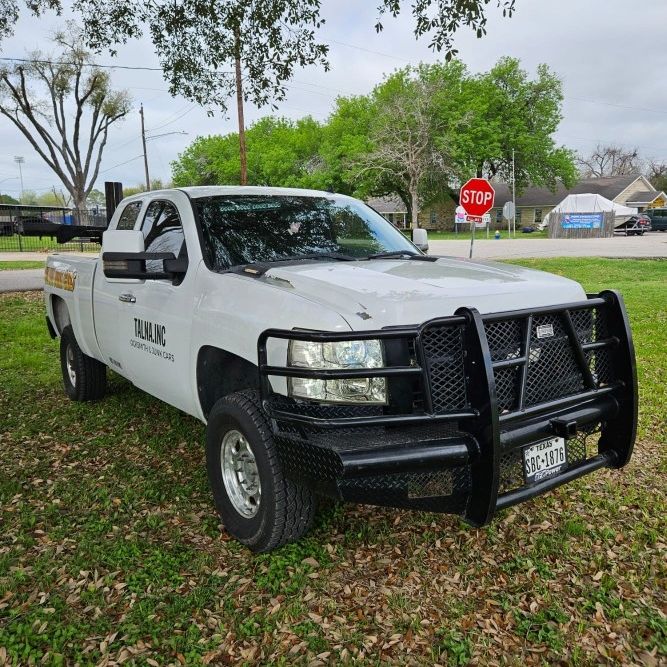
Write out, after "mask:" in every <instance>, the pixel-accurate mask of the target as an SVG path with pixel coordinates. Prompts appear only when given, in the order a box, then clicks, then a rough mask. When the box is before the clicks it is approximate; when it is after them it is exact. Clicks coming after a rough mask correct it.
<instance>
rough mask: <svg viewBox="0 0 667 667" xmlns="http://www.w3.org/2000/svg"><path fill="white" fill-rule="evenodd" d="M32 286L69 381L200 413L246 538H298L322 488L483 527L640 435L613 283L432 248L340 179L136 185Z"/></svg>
mask: <svg viewBox="0 0 667 667" xmlns="http://www.w3.org/2000/svg"><path fill="white" fill-rule="evenodd" d="M421 231H423V232H424V233H423V235H422V236H423V237H425V236H426V232H425V231H424V230H421ZM420 241H421V242H423V241H426V239H425V238H422V239H420ZM45 303H46V312H47V323H48V327H49V330H50V333H51V335H52V336H53V337H59V338H60V363H61V370H62V376H63V385H64V388H65V392H66V393H67V395H68V396H69V397H70V398H71V399H72V400H75V401H86V400H95V399H100V398H102V397H103V395H104V393H105V388H106V370H107V367H109V368H111V369H113V370H114V371H115V372H116V373H118V374H120V375H122V376H124V377H125V378H127V379H128V380H129V381H131V382H132V383H134V384H135V385H136V386H138V387H140V388H141V389H143V390H144V391H147V392H148V393H150V394H152V395H153V396H155V397H157V398H158V399H160V400H162V401H164V402H166V403H168V404H170V405H173V406H175V407H177V408H179V409H181V410H182V411H184V412H186V413H188V414H191V415H194V416H195V417H196V418H198V419H200V420H201V421H202V422H204V423H206V424H207V431H206V461H207V470H208V478H209V483H210V486H211V490H212V494H213V498H214V501H215V505H216V507H217V510H218V512H219V514H220V516H221V517H222V521H223V524H224V526H225V527H226V529H227V530H228V532H229V533H230V534H231V535H233V536H234V537H235V538H236V539H238V540H239V541H240V542H242V543H243V544H245V545H247V546H248V547H249V548H250V549H252V550H253V551H258V552H259V551H268V550H270V549H274V548H276V547H278V546H280V545H282V544H285V543H286V542H288V541H292V540H296V539H298V538H299V537H301V536H302V535H303V534H304V533H305V532H306V531H307V530H308V528H309V526H310V525H311V523H312V520H313V516H314V512H315V507H316V497H317V496H318V495H324V496H331V497H333V498H335V499H338V500H344V501H351V502H356V503H367V504H371V505H384V506H389V507H398V508H407V509H414V510H427V511H435V512H445V513H450V514H457V515H460V516H461V517H462V518H463V519H464V520H465V521H467V522H468V523H470V524H472V525H474V526H481V525H484V524H486V523H488V522H489V521H490V520H491V519H492V518H493V516H494V515H495V514H496V512H497V511H499V510H502V509H504V508H507V507H510V506H512V505H515V504H517V503H520V502H523V501H525V500H528V499H530V498H534V497H536V496H539V495H541V494H543V493H545V492H546V491H549V490H550V489H554V488H556V487H558V486H560V485H562V484H565V483H567V482H570V481H572V480H574V479H576V478H578V477H581V476H583V475H586V474H588V473H592V472H593V471H594V470H597V469H599V468H603V467H609V468H621V467H622V466H624V465H625V464H626V463H628V461H629V460H630V456H631V453H632V449H633V444H634V439H635V430H636V422H637V381H636V371H635V358H634V351H633V345H632V338H631V333H630V328H629V324H628V318H627V315H626V312H625V308H624V306H623V300H622V298H621V296H620V294H618V293H617V292H614V291H611V290H605V291H603V292H600V293H599V294H595V295H590V294H589V295H587V294H586V292H585V290H584V289H583V287H581V285H579V284H578V283H576V282H574V281H573V280H569V279H567V278H563V277H561V276H557V275H552V274H549V273H544V272H541V271H535V270H531V269H528V268H524V267H520V266H512V265H510V264H501V263H493V262H486V261H485V262H474V261H469V260H463V259H460V258H453V257H431V256H428V255H425V254H423V253H422V252H421V251H420V250H419V249H418V248H417V247H416V246H415V245H413V244H412V243H411V242H410V241H408V239H406V238H405V236H404V235H403V234H402V233H401V232H400V231H398V230H397V229H395V228H394V227H393V226H392V225H391V224H390V223H389V222H387V220H385V219H384V218H383V217H382V216H381V215H379V214H378V213H376V212H375V211H373V210H372V209H371V208H369V207H368V206H366V205H365V204H363V203H362V202H360V201H357V200H355V199H352V198H351V197H346V196H343V195H335V194H332V193H328V192H318V191H312V190H292V189H282V188H247V187H246V188H242V187H193V188H181V189H170V190H162V191H154V192H148V193H142V194H139V195H135V196H133V197H129V198H127V199H126V200H124V201H123V202H122V203H121V204H120V206H119V208H118V210H116V211H115V213H114V215H113V218H112V220H111V223H110V225H109V229H108V230H107V231H105V232H104V235H103V241H102V252H101V253H100V255H99V256H97V257H80V256H76V255H67V254H55V255H50V256H49V258H48V260H47V267H46V273H45ZM118 437H121V438H122V437H123V433H122V431H120V427H119V433H118ZM156 465H159V462H156ZM599 492H600V493H602V492H604V491H603V490H602V487H600V491H599ZM526 511H527V512H530V510H529V509H528V510H526ZM558 511H559V510H558V508H556V510H555V515H554V519H553V520H554V522H557V521H558V520H559V515H558ZM518 546H519V545H515V548H516V547H518Z"/></svg>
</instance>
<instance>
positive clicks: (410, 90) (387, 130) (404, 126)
mask: <svg viewBox="0 0 667 667" xmlns="http://www.w3.org/2000/svg"><path fill="white" fill-rule="evenodd" d="M432 83H433V82H432V81H431V80H429V79H428V78H425V77H421V76H419V71H418V70H417V71H416V70H413V69H412V68H406V69H404V70H400V71H398V72H396V73H395V74H394V75H392V76H391V77H389V79H387V81H385V82H384V83H383V84H382V85H380V86H378V87H377V88H376V89H375V90H374V91H373V95H372V97H373V102H374V113H373V120H372V121H371V123H370V128H369V136H368V139H369V143H370V149H369V150H367V151H363V152H361V153H358V154H356V155H353V156H351V157H350V158H349V162H350V165H351V169H352V172H353V175H354V177H355V178H359V179H369V178H370V179H371V181H372V184H371V186H370V188H369V189H370V190H372V191H373V194H388V193H392V192H393V193H396V194H398V195H399V196H400V197H401V198H402V199H403V200H404V202H405V203H406V205H407V207H408V210H409V211H410V217H411V220H412V227H413V228H416V227H418V226H419V221H418V218H419V208H420V200H421V198H422V197H423V196H424V193H425V190H426V189H427V188H428V187H429V185H430V184H434V183H436V182H437V181H438V180H445V181H446V180H447V179H448V178H449V176H450V174H451V162H450V160H449V156H448V154H447V152H446V148H445V145H446V143H447V142H446V139H445V137H446V136H447V134H448V132H449V130H450V126H449V124H448V120H449V119H447V118H445V117H443V116H441V115H439V114H436V113H435V109H434V106H433V100H434V98H435V89H434V88H433V85H432ZM436 136H438V137H440V138H441V139H442V141H441V145H440V147H436V143H435V141H434V139H435V137H436Z"/></svg>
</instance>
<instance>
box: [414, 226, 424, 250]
mask: <svg viewBox="0 0 667 667" xmlns="http://www.w3.org/2000/svg"><path fill="white" fill-rule="evenodd" d="M412 242H413V243H414V244H415V245H416V246H417V247H418V248H419V249H420V250H421V251H422V252H428V232H427V231H426V230H425V229H421V227H418V228H417V229H413V230H412Z"/></svg>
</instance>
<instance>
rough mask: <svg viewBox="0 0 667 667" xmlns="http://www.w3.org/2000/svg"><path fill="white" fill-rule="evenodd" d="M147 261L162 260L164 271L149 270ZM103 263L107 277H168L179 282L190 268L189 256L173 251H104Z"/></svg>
mask: <svg viewBox="0 0 667 667" xmlns="http://www.w3.org/2000/svg"><path fill="white" fill-rule="evenodd" d="M146 262H161V263H162V271H152V270H147V269H146ZM102 265H103V267H104V275H105V276H106V277H107V278H121V279H123V278H124V279H128V278H134V279H139V280H164V279H168V280H173V281H174V282H175V283H178V282H179V281H180V279H181V278H182V277H183V276H184V275H185V273H186V271H187V270H188V258H187V257H176V256H175V255H174V254H173V253H171V252H103V253H102Z"/></svg>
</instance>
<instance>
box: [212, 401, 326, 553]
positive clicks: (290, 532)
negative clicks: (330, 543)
mask: <svg viewBox="0 0 667 667" xmlns="http://www.w3.org/2000/svg"><path fill="white" fill-rule="evenodd" d="M230 430H238V431H239V432H240V433H242V434H243V436H244V437H245V438H246V440H247V441H248V444H249V445H250V448H251V449H252V453H253V454H254V456H255V462H256V464H257V470H258V473H259V480H260V484H261V497H260V502H259V509H258V510H257V514H255V516H253V517H250V518H246V517H244V516H242V515H241V513H240V512H239V511H237V510H236V508H235V507H234V505H233V504H232V501H231V500H230V498H229V496H228V494H227V491H226V489H225V484H224V482H223V477H222V468H221V443H222V441H223V438H224V435H225V434H226V433H227V432H228V431H230ZM206 467H207V470H208V479H209V483H210V485H211V491H212V493H213V499H214V501H215V506H216V509H217V510H218V513H219V514H220V518H221V519H222V523H223V525H224V527H225V529H226V530H227V531H228V532H229V533H230V535H232V536H233V537H234V538H236V539H237V540H238V541H239V542H241V543H242V544H244V545H245V546H247V547H248V548H249V549H250V550H251V551H254V552H255V553H261V552H265V551H271V550H272V549H276V548H278V547H280V546H282V545H284V544H287V543H288V542H294V541H296V540H298V539H299V538H300V537H302V536H303V535H304V534H305V533H306V532H307V531H308V529H309V528H310V527H311V525H312V522H313V518H314V516H315V510H316V500H315V494H314V493H313V491H312V490H311V489H309V488H307V487H306V486H304V485H301V484H298V483H297V482H294V481H293V480H291V479H288V478H287V477H285V475H284V474H283V470H282V466H281V464H280V460H279V457H278V452H277V451H276V444H275V442H274V441H273V435H272V433H271V428H270V426H269V422H268V420H267V418H266V415H265V414H264V411H263V409H262V407H261V404H260V400H259V395H258V392H257V391H254V390H246V391H239V392H236V393H234V394H230V395H229V396H225V397H224V398H221V399H220V400H218V401H217V402H216V403H215V405H214V406H213V408H212V410H211V412H210V414H209V417H208V426H207V428H206Z"/></svg>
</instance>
